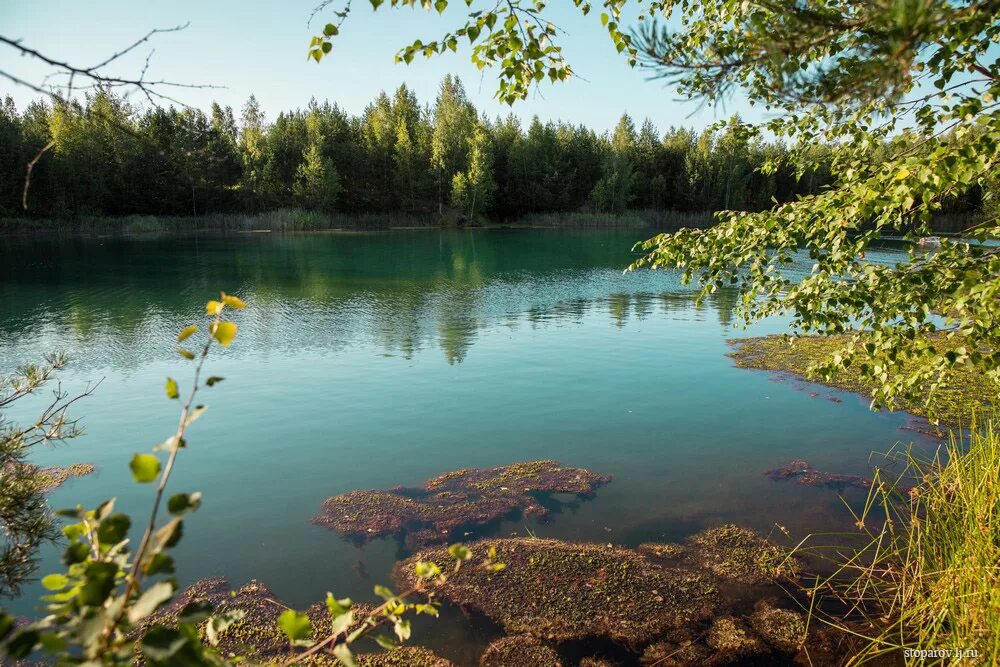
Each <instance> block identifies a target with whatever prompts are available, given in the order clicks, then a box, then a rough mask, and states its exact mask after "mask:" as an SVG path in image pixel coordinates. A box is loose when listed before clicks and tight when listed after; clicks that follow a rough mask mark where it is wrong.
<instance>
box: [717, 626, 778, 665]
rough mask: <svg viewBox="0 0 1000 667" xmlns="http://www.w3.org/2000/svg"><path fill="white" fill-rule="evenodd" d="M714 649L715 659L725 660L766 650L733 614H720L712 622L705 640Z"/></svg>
mask: <svg viewBox="0 0 1000 667" xmlns="http://www.w3.org/2000/svg"><path fill="white" fill-rule="evenodd" d="M705 643H706V644H708V646H709V647H710V648H712V649H714V650H715V656H714V658H715V661H718V662H727V661H730V660H734V659H736V658H739V657H741V656H746V655H756V654H759V653H766V652H767V651H768V649H767V647H766V646H765V644H764V642H762V641H761V640H760V638H759V637H757V636H756V635H755V634H754V633H753V632H751V631H750V629H749V628H748V627H747V626H746V624H745V623H743V621H741V620H739V619H738V618H736V617H734V616H720V617H719V618H717V619H715V620H714V621H713V622H712V627H711V628H710V629H709V631H708V638H707V639H706V640H705Z"/></svg>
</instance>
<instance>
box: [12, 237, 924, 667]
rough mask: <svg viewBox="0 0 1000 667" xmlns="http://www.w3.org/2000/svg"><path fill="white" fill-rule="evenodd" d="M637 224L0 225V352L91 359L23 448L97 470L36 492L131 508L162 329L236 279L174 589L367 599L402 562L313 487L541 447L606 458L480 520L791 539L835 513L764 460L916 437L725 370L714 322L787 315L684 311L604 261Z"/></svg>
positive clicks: (721, 307)
mask: <svg viewBox="0 0 1000 667" xmlns="http://www.w3.org/2000/svg"><path fill="white" fill-rule="evenodd" d="M643 237H644V233H643V232H642V231H586V232H567V231H543V230H521V231H412V232H404V231H397V232H382V233H370V234H330V233H326V234H294V235H292V234H289V235H279V234H243V235H235V236H230V237H217V236H216V237H192V238H187V239H177V238H156V237H151V238H103V239H100V238H94V239H80V238H73V239H55V238H50V239H39V238H21V239H16V238H14V239H11V238H8V239H3V240H0V368H3V369H10V368H12V367H13V366H15V365H17V364H18V363H21V362H24V361H29V360H32V359H36V358H38V357H39V356H40V355H41V354H42V353H44V352H46V351H49V350H66V351H67V352H69V353H70V354H71V355H72V357H73V358H74V363H73V364H72V365H71V367H70V368H69V369H68V370H67V372H66V373H65V374H64V376H63V383H64V387H66V388H68V389H79V388H82V387H83V386H84V385H85V384H86V383H87V382H93V381H96V380H100V379H102V378H103V383H102V384H101V386H100V388H99V390H98V391H97V392H96V393H95V394H94V395H93V396H92V397H90V398H88V399H86V401H84V402H82V403H81V404H79V406H78V408H77V410H76V412H77V414H78V415H79V416H82V417H84V423H85V426H86V427H87V435H86V436H85V437H83V438H81V439H79V440H76V441H74V442H72V443H70V444H69V445H66V446H62V447H59V448H56V449H50V450H45V451H40V452H39V453H38V455H37V456H36V458H35V460H36V462H38V463H41V464H44V465H52V464H66V463H71V462H78V461H85V462H93V463H95V464H96V465H97V466H98V468H99V471H98V473H97V474H95V475H94V476H92V477H89V478H85V479H81V480H76V481H72V482H71V483H69V484H67V485H66V486H65V487H63V488H62V489H60V490H58V491H57V492H55V493H53V494H52V496H51V499H52V503H53V505H55V506H57V507H62V506H68V505H72V504H75V503H77V502H81V503H84V504H87V505H91V506H92V505H95V504H96V503H98V502H100V501H101V500H104V499H105V498H107V497H109V496H112V495H113V496H117V497H118V499H119V504H120V506H121V507H122V508H124V510H125V511H128V512H132V513H134V514H135V515H139V514H141V513H144V512H145V510H146V508H147V507H148V503H149V499H150V494H151V489H150V488H149V487H146V486H138V485H135V484H133V483H132V482H131V480H130V475H129V470H128V466H127V462H128V460H129V458H130V457H131V455H132V453H133V452H137V451H148V450H149V448H150V447H151V446H152V445H153V444H155V443H156V442H159V441H161V440H163V439H164V438H165V437H166V436H167V435H169V434H170V433H172V432H173V428H174V425H175V420H176V409H177V404H176V403H173V402H171V401H168V400H166V399H165V398H164V395H163V383H164V378H165V377H166V376H168V375H170V376H173V377H176V378H177V379H178V380H179V381H180V382H181V384H182V387H183V385H184V383H185V382H186V381H187V379H188V377H189V375H190V371H191V367H190V366H189V365H188V364H186V362H184V361H183V360H181V359H180V358H179V357H177V356H176V355H175V354H174V352H173V350H174V348H175V345H174V342H173V341H174V337H175V335H176V333H177V331H178V330H180V329H181V328H182V327H183V326H184V325H186V324H188V323H190V322H191V321H195V320H197V319H198V316H199V313H200V312H202V308H203V304H204V302H205V301H206V300H207V299H208V298H212V297H213V295H214V294H215V293H217V292H218V291H219V290H220V289H221V290H226V291H228V292H230V293H234V294H238V295H240V296H242V297H243V298H244V299H246V301H247V302H248V303H249V304H250V307H249V308H248V309H247V310H246V311H244V312H243V313H241V314H239V316H238V320H239V324H240V333H239V337H238V338H237V341H236V343H235V344H234V345H233V347H232V348H230V349H228V350H225V351H223V352H221V353H220V354H214V353H213V357H212V358H211V359H210V361H209V371H210V373H211V374H213V375H221V376H224V377H225V378H226V381H225V382H224V383H222V384H220V385H218V386H217V387H215V388H213V389H211V390H209V391H207V392H206V393H205V394H204V395H203V397H202V398H203V399H204V400H205V402H206V403H208V405H209V411H208V413H207V414H206V415H205V416H204V417H203V418H202V419H201V420H200V421H199V422H198V423H197V424H195V425H194V426H193V428H192V429H191V432H190V436H189V442H190V447H189V448H188V449H187V450H185V451H184V452H183V453H182V455H181V457H180V459H179V467H178V469H177V472H176V475H175V477H174V480H173V482H172V488H173V490H175V491H182V490H183V491H194V490H200V491H202V492H203V493H204V496H205V501H204V505H203V508H202V510H201V511H200V512H198V513H197V514H196V515H194V516H193V517H192V518H191V519H190V520H189V521H188V522H187V526H186V532H185V538H184V542H183V543H182V545H181V547H180V549H179V553H178V554H177V555H178V561H179V563H180V567H179V573H178V574H179V577H180V579H181V580H182V583H189V582H192V581H194V580H197V579H199V578H202V577H206V576H218V575H223V576H226V577H228V578H229V579H230V580H231V582H232V583H234V584H237V585H239V584H242V583H244V582H245V581H247V580H249V579H251V578H256V579H259V580H260V581H263V582H264V583H267V584H268V585H270V586H272V587H273V588H274V589H275V591H276V593H277V595H279V596H280V597H282V598H284V599H285V600H286V601H288V602H289V603H290V604H294V605H299V606H305V605H307V604H309V603H310V602H312V601H315V600H317V599H319V598H321V597H322V596H323V595H324V594H325V592H326V591H328V590H329V591H333V592H335V593H336V594H337V595H338V596H350V597H352V598H354V599H356V600H357V599H368V598H370V597H371V594H370V591H371V587H372V585H373V584H374V583H377V582H386V581H388V572H389V569H390V567H391V565H392V563H393V561H394V559H395V558H396V557H397V556H399V555H400V551H399V549H400V547H399V545H398V544H397V543H396V542H394V541H392V540H381V541H376V542H374V543H372V544H369V545H367V546H365V547H363V548H358V547H356V546H354V545H352V544H350V543H348V542H347V541H345V540H344V539H342V538H340V537H339V536H337V535H336V534H334V533H332V532H329V531H328V530H326V529H324V528H320V527H317V526H313V525H310V524H309V522H308V520H309V518H310V516H312V515H313V514H314V513H315V512H316V510H317V509H318V508H319V505H320V503H321V502H322V501H323V499H324V498H326V497H329V496H332V495H336V494H338V493H342V492H344V491H348V490H351V489H359V488H387V487H393V486H396V485H400V484H403V485H419V484H420V483H421V482H422V481H423V480H425V479H427V478H429V477H431V476H434V475H436V474H438V473H440V472H442V471H445V470H451V469H456V468H462V467H468V466H493V465H502V464H506V463H511V462H513V461H519V460H526V459H538V458H553V459H557V460H559V461H561V462H563V463H564V464H567V465H573V466H582V467H586V468H590V469H593V470H595V471H598V472H601V473H607V474H611V475H613V476H614V481H613V482H612V483H611V484H610V485H608V486H606V487H604V488H602V489H601V490H600V491H599V492H598V494H597V497H596V498H595V499H593V500H590V501H586V502H571V503H568V504H567V505H565V506H564V507H563V508H562V511H560V512H558V513H557V514H555V515H553V516H552V517H551V520H549V521H548V522H544V523H539V522H536V521H532V520H529V521H521V520H518V521H508V522H505V523H504V524H502V525H500V526H498V527H496V528H495V529H493V530H491V531H490V534H493V535H508V534H517V535H525V534H527V533H528V531H531V532H532V533H534V534H536V535H539V536H543V537H555V538H562V539H569V540H583V541H599V542H615V543H621V544H626V545H636V544H638V543H640V542H644V541H653V540H661V541H662V540H676V539H680V538H682V537H684V536H686V535H689V534H691V533H693V532H696V531H698V530H700V529H703V528H706V527H710V526H713V525H717V524H720V523H723V522H736V523H739V524H742V525H746V526H749V527H752V528H755V529H758V530H761V531H763V532H765V533H773V532H774V531H775V528H774V527H775V525H776V524H780V525H781V526H783V527H785V528H786V529H787V530H788V531H790V532H791V533H792V534H794V535H803V534H805V533H808V532H810V531H814V530H829V529H842V528H847V527H849V526H850V523H851V521H850V515H849V514H848V513H847V512H846V510H845V509H844V508H843V501H842V500H841V499H840V498H839V497H838V495H837V493H836V492H835V491H832V490H829V489H817V488H811V487H803V486H800V485H796V484H793V483H776V482H772V481H770V480H768V479H766V478H765V477H763V476H762V474H761V473H762V472H763V471H765V470H767V469H770V468H775V467H777V466H780V465H783V464H785V463H787V462H788V461H790V460H791V459H795V458H804V459H806V460H808V461H809V462H810V463H812V464H813V465H814V466H815V467H816V468H818V469H820V470H828V471H833V472H844V473H865V472H867V471H869V470H870V463H869V455H870V453H871V452H873V451H886V450H887V449H888V448H889V447H891V446H892V445H893V444H894V443H895V442H897V441H899V440H900V439H904V440H907V441H909V440H913V439H914V438H916V437H919V436H915V435H914V434H913V433H911V432H908V431H901V430H900V427H901V426H903V425H905V424H906V423H907V417H906V416H905V415H901V414H887V413H880V414H872V413H871V412H869V411H868V407H867V402H866V401H865V400H864V399H862V398H860V397H857V396H854V395H851V394H845V393H842V392H839V391H836V390H830V389H826V388H823V387H817V386H814V385H803V384H802V383H800V382H795V381H791V380H788V379H783V378H780V377H777V376H775V375H774V374H771V373H766V372H760V371H747V370H741V369H738V368H735V367H734V366H733V363H732V361H731V360H730V359H728V358H727V357H726V356H725V354H726V352H727V351H728V349H729V348H728V346H727V342H726V341H727V339H730V338H733V337H738V336H746V335H759V334H761V333H770V332H776V331H783V330H784V329H785V327H786V322H783V321H779V320H773V321H768V322H765V323H761V324H759V325H756V326H755V327H754V328H752V329H751V330H750V331H743V330H740V329H734V328H733V320H732V316H731V312H730V310H731V307H732V305H733V300H734V295H733V294H732V293H730V292H725V291H724V292H721V293H720V294H718V295H717V296H715V297H714V298H712V299H710V300H708V301H706V302H705V303H704V304H702V305H696V304H695V303H694V300H693V294H692V292H691V291H690V290H688V289H686V288H682V287H681V286H680V285H679V283H678V281H677V278H676V276H674V275H672V274H669V273H651V272H640V273H632V274H623V272H622V270H623V269H624V268H625V267H626V266H627V265H628V263H629V261H630V259H631V254H630V251H629V249H630V247H631V245H632V243H633V242H635V241H636V240H639V239H641V238H643ZM875 255H876V256H875V259H876V260H877V261H886V262H891V261H894V259H895V258H896V257H898V256H899V255H897V254H895V253H894V251H891V250H886V251H885V252H882V253H881V254H877V253H876V254H875ZM807 267H808V265H805V264H804V265H803V266H802V267H798V268H799V269H800V270H804V269H806V268H807ZM777 380H780V381H777ZM812 392H819V395H817V396H811V395H810V394H811V393H812ZM829 399H838V400H839V401H840V402H834V401H833V400H829ZM37 405H38V404H37V403H36V404H35V406H22V408H21V409H20V410H19V412H18V413H17V415H15V416H19V417H24V418H27V416H28V415H29V414H30V408H32V407H37ZM847 499H848V500H849V501H850V500H854V501H857V500H858V496H857V495H856V494H855V495H851V494H850V493H849V494H848V496H847ZM45 558H46V562H45V567H44V568H43V570H44V571H52V570H55V569H57V568H58V554H57V552H56V550H54V549H50V550H47V551H46V554H45ZM38 593H39V590H38V588H37V587H33V588H29V589H28V590H27V594H26V596H25V599H24V600H21V601H17V602H15V603H14V605H13V606H14V609H15V610H16V611H18V612H21V613H29V612H30V611H31V609H32V608H33V607H34V603H33V602H31V600H33V599H37V595H38ZM422 634H423V636H425V637H427V636H428V635H427V633H422ZM488 638H489V632H488V631H484V630H482V629H481V628H472V627H470V626H469V625H468V624H466V623H464V622H463V621H462V620H461V618H460V617H457V616H456V615H453V616H452V617H451V618H450V619H446V620H444V621H441V622H438V623H437V624H436V625H435V633H434V635H433V637H432V638H431V639H430V640H429V643H431V644H433V645H435V646H436V647H438V648H439V649H440V650H442V652H443V653H446V654H448V655H450V656H451V657H453V658H456V659H458V660H460V661H462V662H467V663H471V662H474V660H475V655H476V651H478V650H479V647H480V646H481V645H482V643H483V642H484V641H487V640H488Z"/></svg>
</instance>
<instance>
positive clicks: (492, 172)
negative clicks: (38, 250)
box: [0, 76, 977, 220]
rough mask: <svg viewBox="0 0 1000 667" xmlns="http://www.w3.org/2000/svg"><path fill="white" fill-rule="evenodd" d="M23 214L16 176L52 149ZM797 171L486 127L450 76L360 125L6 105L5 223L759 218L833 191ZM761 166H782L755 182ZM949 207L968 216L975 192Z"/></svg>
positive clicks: (776, 152)
mask: <svg viewBox="0 0 1000 667" xmlns="http://www.w3.org/2000/svg"><path fill="white" fill-rule="evenodd" d="M50 142H52V144H53V145H52V148H51V149H50V150H48V151H46V153H45V154H44V155H43V156H42V157H41V159H40V160H39V161H38V164H37V166H36V168H35V169H34V172H33V174H32V178H31V186H30V190H29V192H28V203H29V207H28V211H27V212H25V211H23V210H22V194H23V189H24V176H25V166H26V164H27V163H28V162H29V161H31V160H32V159H33V158H34V157H35V156H36V155H37V154H38V152H39V151H40V150H41V149H42V148H43V147H44V146H46V145H47V144H49V143H50ZM812 150H813V151H814V153H815V155H814V158H815V159H814V160H813V161H812V162H813V165H814V166H813V167H812V168H810V169H809V170H807V171H806V172H805V173H796V170H795V168H794V167H793V166H792V164H791V162H790V161H789V160H787V159H786V156H787V149H786V147H785V146H784V144H782V143H780V142H767V141H763V140H760V139H748V138H747V137H746V136H745V135H744V134H743V133H742V132H741V131H740V127H739V125H738V124H735V123H731V124H729V125H727V126H726V127H724V128H721V129H717V130H705V131H702V132H695V131H692V130H690V129H685V128H674V127H671V128H670V129H669V130H667V131H666V133H663V134H661V133H660V132H659V131H658V130H657V128H656V127H655V126H654V124H653V122H652V121H650V120H649V119H647V120H645V121H643V122H642V124H641V125H640V126H639V127H638V128H637V127H636V124H635V122H634V121H633V119H632V118H630V117H629V116H628V115H623V116H622V117H621V120H620V121H619V122H618V124H617V126H616V127H615V128H614V130H613V131H612V132H610V133H608V132H603V133H597V132H595V131H594V130H592V129H589V128H586V127H584V126H582V125H572V124H569V123H565V122H561V121H560V122H542V121H540V120H539V119H538V118H537V117H536V118H534V119H532V120H531V122H530V123H528V126H527V128H525V127H522V124H521V122H520V121H519V120H518V119H517V118H516V117H515V116H513V115H510V116H507V117H506V118H496V119H489V118H487V117H486V116H485V115H482V114H479V113H478V112H477V110H476V108H475V107H474V106H473V105H472V103H470V102H469V100H468V98H467V96H466V94H465V91H464V89H463V87H462V84H461V82H460V81H459V80H458V79H457V78H454V77H451V76H447V77H445V78H444V80H443V81H442V83H441V87H440V91H439V93H438V96H437V99H436V100H435V102H434V104H433V105H425V106H422V105H421V104H420V103H419V101H418V100H417V98H416V96H415V95H414V93H413V92H412V91H411V90H409V89H408V88H407V87H406V86H405V85H402V86H400V87H399V88H398V89H397V90H396V91H395V93H394V94H393V95H392V96H391V97H390V96H389V95H387V94H385V93H383V94H381V95H379V96H378V98H377V99H375V101H373V102H372V103H371V104H370V105H368V107H367V108H366V109H365V110H364V112H363V113H362V114H361V115H360V116H350V115H348V114H347V113H345V112H344V111H343V110H342V109H341V108H340V107H339V106H337V105H336V104H331V103H329V102H323V103H318V102H315V101H312V102H310V104H309V105H308V107H307V108H306V109H304V110H295V111H289V112H284V113H280V114H279V115H278V116H277V118H275V119H274V120H273V121H270V122H269V121H268V120H267V119H266V117H265V115H264V113H263V111H262V110H261V108H260V105H259V103H258V102H257V100H256V99H255V98H254V97H253V96H251V97H250V99H249V101H248V102H247V103H246V105H245V106H244V107H243V109H242V111H241V112H240V114H239V116H238V117H237V115H236V114H235V113H234V112H233V110H232V109H231V108H230V107H221V106H219V105H218V104H213V105H212V108H211V109H210V111H209V112H208V113H204V112H203V111H200V110H197V109H192V108H180V109H178V108H173V107H171V108H150V109H145V110H142V111H139V110H137V109H135V108H134V107H133V106H132V105H130V104H129V103H128V102H127V101H126V100H124V99H121V98H120V97H116V96H115V95H113V94H112V93H110V92H108V91H104V90H98V91H96V92H95V93H93V94H91V95H89V96H87V97H86V99H85V100H84V101H83V102H81V103H73V106H72V107H67V106H59V105H52V104H50V103H46V102H41V101H39V102H34V103H31V104H29V105H28V107H27V108H26V109H24V110H23V111H18V109H17V108H16V107H15V105H14V103H13V101H12V100H11V99H10V98H9V97H8V98H7V99H6V100H5V101H4V104H3V106H2V108H0V215H2V216H22V215H25V214H27V215H31V216H37V217H69V216H77V215H107V216H119V215H130V214H155V215H191V214H194V215H199V214H203V213H220V212H256V211H264V210H271V209H277V208H284V207H301V208H305V209H311V210H320V211H326V212H333V211H341V212H388V211H405V212H412V213H439V214H441V213H444V214H447V215H451V216H456V215H457V216H461V217H463V218H466V219H475V218H479V217H488V218H490V219H495V220H502V219H511V218H516V217H518V216H521V215H525V214H529V213H551V212H570V211H592V212H599V213H604V212H607V213H620V212H622V211H625V210H629V209H657V210H674V211H714V210H762V209H765V208H769V207H770V206H771V205H772V204H773V203H774V202H775V201H778V202H784V201H789V200H791V199H794V198H795V197H796V196H799V195H804V194H810V193H816V192H818V191H820V190H821V189H823V188H824V187H825V186H828V185H830V183H831V176H830V168H829V167H830V165H829V151H828V150H827V149H826V147H824V146H822V145H817V146H816V147H815V148H814V149H812ZM766 162H772V163H774V164H776V165H778V168H777V170H776V171H774V172H773V173H769V174H765V173H763V172H762V171H761V169H760V167H761V166H762V165H763V164H765V163H766ZM965 199H967V200H969V201H965V200H963V201H962V202H959V203H957V204H956V207H957V208H959V209H963V208H965V209H970V208H975V207H976V205H977V203H976V201H975V200H976V196H975V193H973V194H972V195H968V196H966V197H965Z"/></svg>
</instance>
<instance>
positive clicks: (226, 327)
mask: <svg viewBox="0 0 1000 667" xmlns="http://www.w3.org/2000/svg"><path fill="white" fill-rule="evenodd" d="M212 338H214V339H215V340H217V341H219V344H220V345H222V346H223V347H229V344H230V343H232V342H233V339H234V338H236V325H235V324H234V323H232V322H216V323H214V324H212Z"/></svg>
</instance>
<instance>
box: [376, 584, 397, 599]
mask: <svg viewBox="0 0 1000 667" xmlns="http://www.w3.org/2000/svg"><path fill="white" fill-rule="evenodd" d="M375 595H377V596H379V597H380V598H382V599H383V600H391V599H393V598H394V597H396V594H395V593H393V592H392V591H391V590H390V589H388V588H386V587H385V586H382V585H381V584H375Z"/></svg>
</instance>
